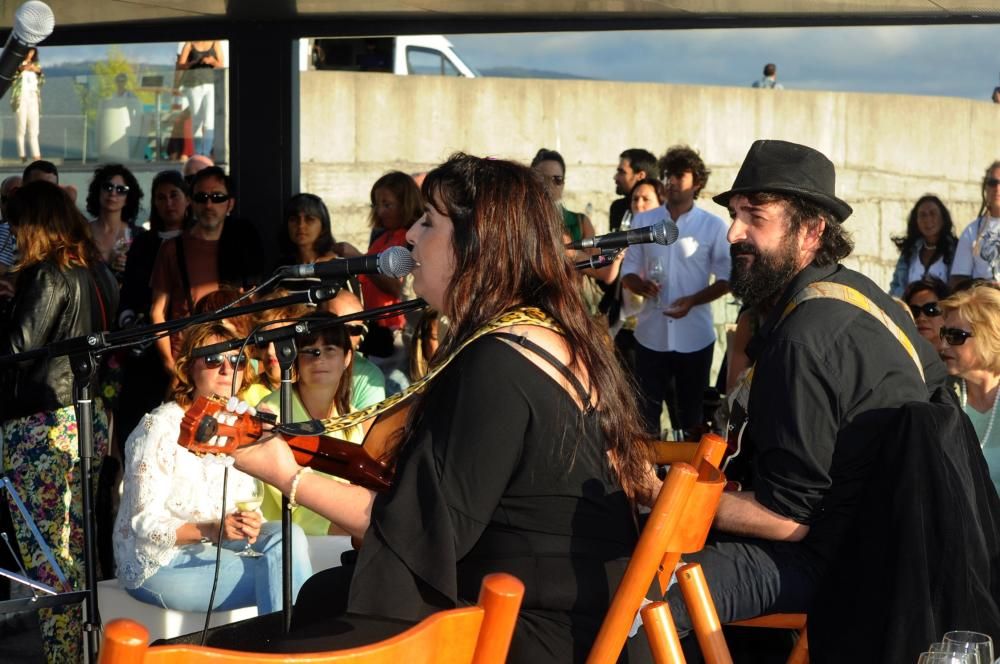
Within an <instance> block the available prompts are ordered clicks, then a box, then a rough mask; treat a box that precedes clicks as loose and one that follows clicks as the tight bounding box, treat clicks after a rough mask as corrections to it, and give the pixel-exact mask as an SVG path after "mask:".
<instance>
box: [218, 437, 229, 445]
mask: <svg viewBox="0 0 1000 664" xmlns="http://www.w3.org/2000/svg"><path fill="white" fill-rule="evenodd" d="M227 440H229V437H228V436H219V447H225V446H226V441H227Z"/></svg>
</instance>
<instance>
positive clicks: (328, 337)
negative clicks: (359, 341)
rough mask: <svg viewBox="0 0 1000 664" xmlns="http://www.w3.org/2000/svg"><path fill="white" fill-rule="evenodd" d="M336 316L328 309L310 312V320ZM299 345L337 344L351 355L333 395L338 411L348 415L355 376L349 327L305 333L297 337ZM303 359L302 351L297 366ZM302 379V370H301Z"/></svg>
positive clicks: (326, 328)
mask: <svg viewBox="0 0 1000 664" xmlns="http://www.w3.org/2000/svg"><path fill="white" fill-rule="evenodd" d="M334 318H336V316H334V315H333V314H331V313H329V312H326V311H317V312H315V313H312V314H310V316H309V320H311V321H322V320H324V319H334ZM295 340H296V342H297V343H298V345H299V347H300V348H301V347H303V346H311V345H312V344H315V343H320V344H324V345H330V346H337V347H338V348H340V349H342V350H343V351H344V352H345V353H347V354H348V355H350V356H351V361H350V362H348V363H347V366H346V367H345V368H344V373H343V375H342V376H341V377H340V383H338V384H337V391H336V392H335V393H334V395H333V403H334V405H336V406H337V413H339V414H340V415H346V414H347V413H349V412H351V382H352V380H353V376H354V355H353V354H354V346H352V345H351V337H350V336H349V335H348V334H347V328H346V327H344V326H343V325H334V326H332V327H324V328H322V329H320V330H317V331H315V332H311V333H309V334H303V335H300V336H298V337H296V338H295ZM301 360H302V353H299V356H298V358H297V359H296V360H295V364H296V367H298V363H299V362H300V361H301ZM299 376H300V378H299V380H300V381H301V376H302V372H301V371H299ZM300 389H301V388H300Z"/></svg>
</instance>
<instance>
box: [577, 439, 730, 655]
mask: <svg viewBox="0 0 1000 664" xmlns="http://www.w3.org/2000/svg"><path fill="white" fill-rule="evenodd" d="M671 445H673V443H671ZM725 447H726V442H725V440H723V439H722V438H720V437H719V436H716V435H714V434H708V435H706V436H704V437H702V440H701V442H700V443H699V444H698V446H697V447H696V448H694V458H693V459H691V457H689V460H692V461H695V465H691V464H690V463H684V462H675V463H673V464H672V465H671V467H670V472H669V473H668V474H667V479H666V481H665V482H664V483H663V487H662V488H661V489H660V493H659V495H658V496H657V498H656V503H655V504H654V506H653V511H652V512H651V513H650V515H649V520H648V521H647V522H646V526H645V527H644V528H643V530H642V535H641V536H640V537H639V543H638V544H637V545H636V548H635V551H634V552H633V554H632V559H631V560H630V561H629V564H628V568H627V569H626V570H625V575H624V577H623V578H622V581H621V583H620V584H619V586H618V589H617V590H616V591H615V596H614V598H613V599H612V600H611V605H610V607H609V608H608V615H607V616H606V617H605V619H604V622H603V623H602V624H601V629H600V631H599V632H598V634H597V639H596V640H595V641H594V646H593V648H591V651H590V655H589V657H588V658H587V663H588V664H611V663H612V662H616V661H618V657H619V655H621V651H622V648H623V647H624V645H625V640H626V639H627V638H628V633H629V630H630V629H631V627H632V623H633V622H634V621H635V616H636V613H637V612H638V611H639V607H640V606H641V605H642V601H643V599H645V597H646V592H647V591H648V590H649V587H650V584H651V583H652V581H653V580H654V579H657V580H658V582H659V585H660V589H661V592H664V591H666V588H667V585H668V584H669V582H670V577H671V576H672V575H673V573H674V568H675V567H676V566H677V562H678V561H679V560H680V556H681V554H682V553H691V552H694V551H698V550H699V549H701V548H702V547H703V546H704V545H705V538H706V537H707V536H708V530H709V528H710V527H711V525H712V519H713V518H714V517H715V510H716V507H717V506H718V504H719V497H720V496H721V495H722V489H723V487H724V486H725V484H726V478H725V476H724V475H723V474H722V473H721V472H719V469H718V464H719V462H720V460H721V459H722V454H723V452H724V451H725ZM695 466H697V468H696V467H695ZM667 618H668V619H669V611H667ZM659 636H660V637H662V638H661V641H662V642H663V643H665V646H664V647H666V648H667V649H670V650H673V651H676V653H678V654H679V652H680V643H679V641H678V639H677V633H676V631H674V629H673V623H672V622H671V623H670V625H669V628H666V627H665V628H664V629H663V630H662V631H661V633H660V635H659ZM669 661H680V662H683V661H684V660H683V657H682V658H681V659H679V660H669Z"/></svg>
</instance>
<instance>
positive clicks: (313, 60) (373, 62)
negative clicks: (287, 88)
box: [299, 35, 477, 78]
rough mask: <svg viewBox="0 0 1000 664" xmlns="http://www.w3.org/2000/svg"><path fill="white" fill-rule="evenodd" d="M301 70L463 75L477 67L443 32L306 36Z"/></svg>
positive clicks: (300, 65) (300, 59)
mask: <svg viewBox="0 0 1000 664" xmlns="http://www.w3.org/2000/svg"><path fill="white" fill-rule="evenodd" d="M299 69H300V70H301V71H307V70H311V69H317V70H330V69H333V70H338V71H374V72H387V73H392V74H400V75H402V76H418V75H424V76H463V77H465V78H475V77H476V76H477V73H476V70H475V69H473V68H472V67H471V66H469V65H468V64H466V63H465V62H463V61H462V59H461V58H460V57H459V56H458V54H457V53H455V49H454V47H453V46H452V43H451V42H450V41H448V40H447V39H445V38H444V37H443V36H442V35H411V36H408V37H348V38H343V37H331V38H320V37H317V38H315V39H303V40H302V41H301V43H300V49H299Z"/></svg>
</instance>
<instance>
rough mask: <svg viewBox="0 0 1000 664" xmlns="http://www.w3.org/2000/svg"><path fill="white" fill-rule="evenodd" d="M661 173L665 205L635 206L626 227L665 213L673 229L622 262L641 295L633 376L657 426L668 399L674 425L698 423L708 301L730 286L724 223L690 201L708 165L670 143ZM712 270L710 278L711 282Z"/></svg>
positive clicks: (649, 420)
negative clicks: (664, 241)
mask: <svg viewBox="0 0 1000 664" xmlns="http://www.w3.org/2000/svg"><path fill="white" fill-rule="evenodd" d="M660 172H661V173H662V175H663V178H664V180H665V181H666V185H667V187H666V192H667V204H666V208H665V209H664V208H662V207H658V208H654V209H653V210H649V211H647V212H643V213H640V214H637V215H636V216H635V217H634V218H633V219H632V227H633V228H642V227H645V226H652V225H653V224H657V223H660V222H661V221H663V218H664V216H667V217H669V218H670V219H671V220H672V221H673V222H674V223H676V224H677V229H678V231H679V236H678V239H677V241H676V242H674V243H673V244H670V245H668V246H662V245H659V244H638V245H634V246H632V247H629V250H628V251H627V252H626V255H625V262H624V264H623V265H622V273H623V275H624V276H623V277H622V285H623V286H624V287H625V288H627V289H628V290H630V291H632V292H633V293H635V294H637V295H641V296H643V297H645V298H646V303H645V305H644V307H643V309H642V311H641V312H640V313H639V315H638V317H637V320H636V326H635V341H636V379H637V381H638V384H639V391H640V401H641V404H642V406H641V408H642V414H643V419H644V422H645V426H646V430H647V431H648V432H649V433H650V434H652V435H654V436H659V434H660V413H661V411H662V403H663V401H664V398H665V396H666V395H667V394H668V392H669V390H670V387H671V386H672V387H673V394H674V401H675V403H670V402H669V401H668V402H667V407H668V409H669V412H670V420H671V423H672V427H673V428H674V429H687V430H692V429H697V428H698V427H699V426H700V425H702V424H703V422H704V417H703V412H702V411H703V407H702V401H703V395H704V391H705V389H706V388H707V387H708V380H709V372H710V370H711V368H712V354H713V351H714V348H715V328H714V327H713V325H712V309H711V307H710V306H709V303H710V302H712V301H713V300H715V299H717V298H719V297H722V296H723V295H725V294H726V293H728V292H729V284H728V281H727V277H728V275H729V271H730V262H729V245H728V244H727V243H726V223H725V222H724V221H722V219H720V218H718V217H716V216H715V215H713V214H711V213H709V212H706V211H705V210H702V209H701V208H699V207H697V206H696V205H695V204H694V201H695V199H696V198H697V197H698V194H699V193H700V192H701V190H702V189H703V188H704V187H705V185H706V183H707V182H708V176H709V173H710V171H709V170H708V168H707V167H706V166H705V162H704V161H702V159H701V157H700V156H699V155H698V153H697V152H695V151H694V150H692V149H691V148H689V147H687V146H674V147H672V148H670V149H669V150H667V152H666V154H664V155H663V157H661V158H660ZM713 275H714V277H715V281H714V282H712V281H711V279H712V276H713Z"/></svg>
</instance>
